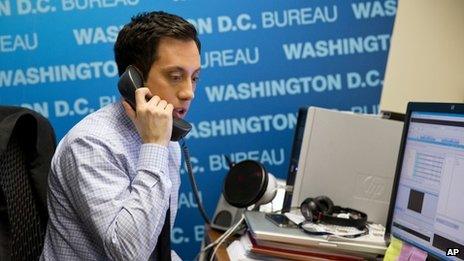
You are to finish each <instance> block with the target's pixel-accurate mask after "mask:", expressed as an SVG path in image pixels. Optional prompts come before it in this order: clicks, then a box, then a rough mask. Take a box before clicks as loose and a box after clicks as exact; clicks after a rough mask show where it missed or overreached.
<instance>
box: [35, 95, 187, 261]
mask: <svg viewBox="0 0 464 261" xmlns="http://www.w3.org/2000/svg"><path fill="white" fill-rule="evenodd" d="M180 157H181V156H180V147H179V144H178V143H177V142H175V143H174V142H171V143H170V144H169V146H168V147H163V146H159V145H156V144H142V140H141V138H140V136H139V134H138V132H137V131H136V128H135V125H134V124H133V123H132V121H131V120H130V119H129V117H128V116H127V115H126V113H125V111H124V108H123V107H122V103H121V102H118V103H114V104H112V105H108V106H106V107H104V108H102V109H100V110H98V111H97V112H95V113H92V114H90V115H88V116H87V117H86V118H84V119H83V120H82V121H81V122H79V123H78V124H77V125H76V126H75V127H73V128H72V129H71V130H70V131H69V133H68V134H67V135H66V136H65V137H64V138H63V139H62V140H61V142H60V144H59V145H58V147H57V150H56V152H55V155H54V157H53V160H52V166H51V168H52V170H51V173H50V176H49V180H48V182H49V190H48V212H49V215H50V219H49V222H48V226H47V232H46V236H45V245H44V249H43V252H42V256H41V260H149V259H150V260H153V259H155V257H154V254H153V255H152V253H154V249H155V246H156V243H157V240H158V236H159V234H160V232H161V229H162V227H163V224H164V220H165V216H166V210H167V209H168V205H169V198H170V199H171V200H170V202H171V206H170V207H171V208H170V210H171V228H172V224H174V220H175V217H176V214H177V200H178V193H179V185H180V176H179V168H180ZM172 253H173V258H174V259H178V257H177V255H176V254H175V253H174V252H172Z"/></svg>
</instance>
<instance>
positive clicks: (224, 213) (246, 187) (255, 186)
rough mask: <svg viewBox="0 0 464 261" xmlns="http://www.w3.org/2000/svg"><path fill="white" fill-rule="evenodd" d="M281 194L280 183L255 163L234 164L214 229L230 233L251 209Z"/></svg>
mask: <svg viewBox="0 0 464 261" xmlns="http://www.w3.org/2000/svg"><path fill="white" fill-rule="evenodd" d="M276 193H277V181H276V179H275V178H274V176H273V175H272V174H270V173H268V172H267V171H266V169H265V168H264V166H263V165H262V164H261V163H259V162H257V161H254V160H244V161H241V162H239V163H237V164H233V165H232V164H231V165H230V170H229V172H228V173H227V175H226V178H225V181H224V185H223V190H222V194H221V196H220V198H219V201H218V204H217V206H216V211H215V212H214V217H213V220H212V222H211V227H213V228H217V229H221V230H227V229H228V228H229V227H231V226H232V225H234V224H235V223H237V222H238V221H239V220H240V218H241V216H242V214H243V212H244V211H245V210H246V208H247V207H249V206H252V205H255V207H258V206H260V205H263V204H266V203H269V202H270V201H271V200H272V199H273V198H274V197H275V195H276Z"/></svg>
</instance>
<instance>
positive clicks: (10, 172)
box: [0, 106, 56, 260]
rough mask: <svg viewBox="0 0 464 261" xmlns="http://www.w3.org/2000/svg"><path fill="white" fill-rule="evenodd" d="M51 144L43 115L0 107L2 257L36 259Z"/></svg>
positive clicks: (43, 221)
mask: <svg viewBox="0 0 464 261" xmlns="http://www.w3.org/2000/svg"><path fill="white" fill-rule="evenodd" d="M55 147H56V140H55V134H54V131H53V128H52V127H51V125H50V123H49V122H48V120H47V119H46V118H44V117H43V116H41V115H40V114H38V113H36V112H34V111H31V110H28V109H24V108H18V107H5V106H0V241H1V243H0V260H38V259H39V257H40V254H41V252H42V248H43V242H44V237H45V229H46V224H47V220H48V214H47V207H46V188H47V176H48V172H49V170H50V161H51V157H52V156H53V153H54V150H55Z"/></svg>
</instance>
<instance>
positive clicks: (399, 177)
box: [386, 103, 464, 260]
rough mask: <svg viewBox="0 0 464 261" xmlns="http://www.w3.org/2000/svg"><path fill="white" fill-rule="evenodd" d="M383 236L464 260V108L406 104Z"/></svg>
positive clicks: (439, 254)
mask: <svg viewBox="0 0 464 261" xmlns="http://www.w3.org/2000/svg"><path fill="white" fill-rule="evenodd" d="M386 235H387V237H388V238H389V236H390V235H392V236H394V237H396V238H398V239H400V240H402V241H405V242H407V243H409V244H411V245H413V246H415V247H417V248H420V249H423V250H424V251H426V252H428V253H429V255H430V256H432V257H436V258H440V259H449V260H464V104H448V103H446V104H445V103H409V104H408V107H407V112H406V118H405V124H404V129H403V135H402V141H401V145H400V152H399V154H398V162H397V168H396V174H395V180H394V183H393V189H392V198H391V202H390V209H389V216H388V221H387V233H386Z"/></svg>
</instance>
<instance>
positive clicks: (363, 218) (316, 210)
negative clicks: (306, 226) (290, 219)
mask: <svg viewBox="0 0 464 261" xmlns="http://www.w3.org/2000/svg"><path fill="white" fill-rule="evenodd" d="M300 210H301V214H302V215H303V216H304V218H305V219H306V220H307V221H310V222H314V223H319V222H323V223H327V224H332V225H338V226H345V227H356V228H358V229H360V230H363V229H364V228H365V227H366V224H367V214H366V213H364V212H361V211H358V210H355V209H351V208H343V207H340V206H335V205H334V203H333V201H332V200H331V199H330V198H329V197H327V196H319V197H316V198H307V199H305V200H304V201H303V202H302V203H301V206H300ZM340 214H344V216H347V218H343V217H339V215H340Z"/></svg>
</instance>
